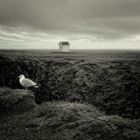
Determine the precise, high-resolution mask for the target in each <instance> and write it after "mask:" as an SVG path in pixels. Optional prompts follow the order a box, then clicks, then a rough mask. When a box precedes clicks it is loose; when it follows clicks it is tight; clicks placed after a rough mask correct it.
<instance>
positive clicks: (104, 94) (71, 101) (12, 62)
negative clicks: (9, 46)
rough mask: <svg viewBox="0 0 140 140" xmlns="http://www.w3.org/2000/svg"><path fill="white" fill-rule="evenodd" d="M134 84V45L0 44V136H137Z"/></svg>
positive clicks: (118, 139) (137, 74)
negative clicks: (26, 85)
mask: <svg viewBox="0 0 140 140" xmlns="http://www.w3.org/2000/svg"><path fill="white" fill-rule="evenodd" d="M20 74H24V75H25V76H27V77H28V78H31V79H33V80H34V81H36V82H37V83H39V84H40V85H41V87H40V88H39V89H38V90H32V91H31V90H27V91H25V90H23V89H22V87H21V86H20V85H19V82H18V79H17V78H16V77H17V76H18V75H20ZM139 85H140V52H139V51H120V50H119V51H115V50H114V51H112V50H106V51H101V50H85V51H83V50H76V51H74V50H72V51H71V52H70V53H59V52H56V51H54V50H53V51H52V50H49V51H48V50H20V51H17V50H8V51H6V50H1V51H0V87H1V88H0V111H1V113H0V124H1V125H0V139H1V140H5V139H6V140H11V139H13V140H15V139H21V140H22V139H27V140H28V139H30V140H33V139H36V140H40V139H41V140H44V139H45V140H57V139H60V140H73V139H74V140H85V139H88V140H92V139H95V140H131V139H133V140H139V138H140V108H139V106H140V87H139Z"/></svg>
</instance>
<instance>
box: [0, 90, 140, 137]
mask: <svg viewBox="0 0 140 140" xmlns="http://www.w3.org/2000/svg"><path fill="white" fill-rule="evenodd" d="M15 94H16V95H17V96H15ZM21 98H22V100H20V101H19V100H18V99H21ZM10 99H11V100H10ZM14 99H15V100H14ZM29 99H30V100H29ZM0 100H1V101H2V100H3V101H4V100H5V101H4V102H5V103H4V105H3V106H1V109H2V108H3V110H5V112H2V111H1V115H0V124H1V125H0V130H1V131H0V139H1V140H19V139H20V140H25V139H26V140H57V139H59V140H85V139H86V140H87V139H88V140H93V139H95V140H131V139H133V140H139V138H140V120H139V119H137V120H131V119H125V118H122V117H120V116H117V115H114V116H107V115H106V114H105V113H104V112H102V111H100V110H99V109H97V108H96V107H95V106H93V105H91V104H84V103H78V102H75V103H71V102H68V101H67V102H64V101H54V102H44V103H42V104H40V105H37V104H35V102H34V101H35V100H34V98H33V97H32V96H31V92H30V91H24V90H13V89H8V88H6V89H5V88H1V89H0ZM23 100H24V101H26V103H25V102H22V101H23ZM15 102H16V104H15ZM13 103H14V104H13ZM2 104H3V103H2ZM7 104H8V110H7ZM5 105H6V106H5ZM28 107H29V109H27V108H28ZM15 108H16V110H20V111H18V112H16V113H13V112H14V111H15ZM9 110H10V112H9ZM21 110H23V112H21Z"/></svg>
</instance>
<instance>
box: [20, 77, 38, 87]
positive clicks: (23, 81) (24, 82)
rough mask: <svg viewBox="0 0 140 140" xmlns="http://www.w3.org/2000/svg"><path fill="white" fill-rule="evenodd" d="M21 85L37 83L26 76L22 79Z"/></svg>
mask: <svg viewBox="0 0 140 140" xmlns="http://www.w3.org/2000/svg"><path fill="white" fill-rule="evenodd" d="M22 85H23V86H25V87H33V86H36V85H37V83H35V82H34V81H32V80H30V79H28V78H26V79H24V80H22Z"/></svg>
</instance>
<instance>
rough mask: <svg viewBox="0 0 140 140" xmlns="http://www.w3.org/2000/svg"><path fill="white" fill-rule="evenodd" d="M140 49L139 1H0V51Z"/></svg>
mask: <svg viewBox="0 0 140 140" xmlns="http://www.w3.org/2000/svg"><path fill="white" fill-rule="evenodd" d="M59 41H69V42H70V43H71V48H72V49H140V0H0V49H32V48H35V49H38V48H42V49H45V48H46V49H55V48H58V43H59Z"/></svg>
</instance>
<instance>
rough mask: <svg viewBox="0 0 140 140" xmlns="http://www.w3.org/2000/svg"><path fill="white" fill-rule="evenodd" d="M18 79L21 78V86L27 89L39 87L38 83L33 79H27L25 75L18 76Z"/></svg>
mask: <svg viewBox="0 0 140 140" xmlns="http://www.w3.org/2000/svg"><path fill="white" fill-rule="evenodd" d="M18 78H19V82H20V84H21V86H22V87H24V88H25V89H28V88H30V87H34V88H38V87H39V86H38V85H37V83H35V82H34V81H32V80H31V79H28V78H25V76H24V75H23V74H22V75H20V76H18Z"/></svg>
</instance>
